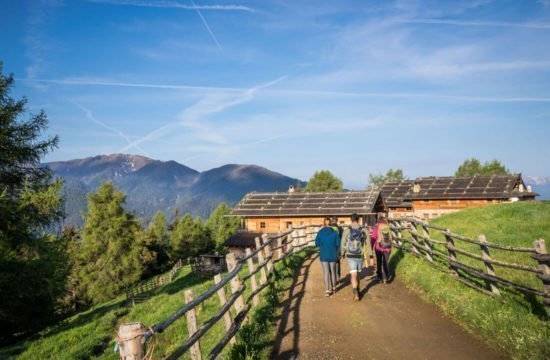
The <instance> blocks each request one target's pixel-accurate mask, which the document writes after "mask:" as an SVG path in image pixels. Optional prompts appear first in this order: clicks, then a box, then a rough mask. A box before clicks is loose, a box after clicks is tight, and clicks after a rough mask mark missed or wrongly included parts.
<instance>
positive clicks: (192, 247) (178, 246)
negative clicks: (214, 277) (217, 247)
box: [170, 213, 214, 260]
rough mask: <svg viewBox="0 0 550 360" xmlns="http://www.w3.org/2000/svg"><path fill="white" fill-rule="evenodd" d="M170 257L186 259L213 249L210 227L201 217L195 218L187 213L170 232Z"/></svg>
mask: <svg viewBox="0 0 550 360" xmlns="http://www.w3.org/2000/svg"><path fill="white" fill-rule="evenodd" d="M170 248H171V249H170V257H171V258H172V260H177V259H186V258H188V257H194V256H197V255H201V254H203V253H207V252H209V251H211V250H212V249H213V248H214V246H213V241H212V239H211V237H210V234H209V232H208V229H207V228H205V226H204V224H203V222H202V219H201V218H200V217H199V218H197V219H196V220H193V217H192V216H191V215H190V214H188V213H187V214H185V215H184V216H183V217H182V218H181V219H180V221H179V222H178V224H177V225H176V227H175V229H174V230H173V231H172V233H171V234H170Z"/></svg>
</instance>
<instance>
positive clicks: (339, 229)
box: [331, 216, 344, 283]
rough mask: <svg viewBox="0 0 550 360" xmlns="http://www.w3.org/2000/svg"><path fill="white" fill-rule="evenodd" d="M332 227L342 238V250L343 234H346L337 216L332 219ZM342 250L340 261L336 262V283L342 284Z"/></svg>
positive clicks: (339, 253) (339, 252) (339, 255)
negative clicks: (339, 224)
mask: <svg viewBox="0 0 550 360" xmlns="http://www.w3.org/2000/svg"><path fill="white" fill-rule="evenodd" d="M331 227H332V228H333V229H334V231H336V232H337V233H338V236H339V237H340V248H342V233H343V232H344V229H343V228H342V227H341V226H338V218H337V217H336V216H333V217H332V224H331ZM341 253H342V250H341V249H340V250H339V251H338V260H336V282H337V283H338V282H340V279H341V278H342V272H341V265H340V260H341V259H342V256H341Z"/></svg>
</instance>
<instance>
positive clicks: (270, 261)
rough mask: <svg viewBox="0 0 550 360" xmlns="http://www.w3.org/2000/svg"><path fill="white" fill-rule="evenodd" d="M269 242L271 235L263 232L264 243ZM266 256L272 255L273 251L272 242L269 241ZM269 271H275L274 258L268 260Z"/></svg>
mask: <svg viewBox="0 0 550 360" xmlns="http://www.w3.org/2000/svg"><path fill="white" fill-rule="evenodd" d="M268 242H269V237H268V236H267V234H263V235H262V244H265V243H268ZM264 250H265V256H266V259H267V258H268V257H270V256H272V255H273V254H272V251H271V244H270V243H268V244H267V245H266V246H265V248H264ZM266 267H267V273H268V274H269V273H271V272H272V271H273V259H270V260H268V261H267V266H266Z"/></svg>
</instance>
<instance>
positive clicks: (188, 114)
mask: <svg viewBox="0 0 550 360" xmlns="http://www.w3.org/2000/svg"><path fill="white" fill-rule="evenodd" d="M286 78H287V76H286V75H285V76H282V77H280V78H278V79H275V80H273V81H270V82H267V83H264V84H260V85H258V86H255V87H252V88H249V89H246V90H245V91H243V92H241V93H240V94H239V95H238V96H237V97H231V96H229V99H228V96H227V95H226V96H219V95H211V96H208V97H206V98H205V99H202V100H201V101H199V102H197V103H195V104H194V105H192V106H190V107H188V108H187V109H185V110H184V111H183V112H182V114H181V115H180V116H179V121H177V122H172V123H168V124H165V125H163V126H161V127H159V128H157V129H155V130H153V131H151V132H150V133H148V134H146V135H145V136H143V137H141V138H139V139H137V140H135V141H132V142H131V143H129V144H128V145H126V146H124V147H123V148H122V149H120V152H125V151H127V150H129V149H131V148H133V147H136V146H138V145H140V144H142V143H144V142H147V141H151V140H155V139H157V138H159V137H161V136H164V135H166V134H167V133H168V132H170V130H173V129H175V128H178V127H187V128H190V129H192V130H194V131H195V132H196V134H197V135H198V136H199V137H200V138H202V139H203V140H207V141H209V142H213V143H217V144H220V145H227V140H226V139H225V138H224V136H223V134H219V133H218V132H215V129H212V128H211V127H209V126H207V125H206V124H205V123H204V122H203V120H204V118H206V117H207V116H210V115H212V114H216V113H220V112H222V111H224V110H225V109H227V108H230V107H233V106H236V105H239V104H242V103H245V102H248V101H250V100H252V99H253V98H254V95H255V94H256V93H257V92H258V91H260V90H263V89H265V88H267V87H270V86H273V85H275V84H277V83H279V82H281V81H283V80H284V79H286Z"/></svg>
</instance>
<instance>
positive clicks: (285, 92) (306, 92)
mask: <svg viewBox="0 0 550 360" xmlns="http://www.w3.org/2000/svg"><path fill="white" fill-rule="evenodd" d="M284 78H286V76H285V77H283V78H280V79H277V80H275V81H273V82H270V83H267V84H266V85H265V86H264V87H269V86H271V85H273V84H274V83H277V82H279V81H281V80H283V79H284ZM16 80H18V81H24V82H30V83H40V82H43V83H52V84H61V85H90V86H113V87H131V88H136V87H137V88H149V89H167V90H195V91H214V92H227V93H242V92H245V93H246V92H247V91H252V90H253V89H255V88H251V89H246V88H237V87H215V86H194V85H170V84H152V83H126V82H114V81H101V80H79V79H58V80H56V79H16ZM265 93H267V94H271V95H277V96H297V95H302V96H320V97H321V96H323V97H324V96H328V97H330V96H338V97H347V98H381V99H383V98H385V99H414V98H419V99H422V98H425V99H436V100H437V99H440V100H461V101H479V102H550V97H537V96H518V97H514V96H512V97H499V96H470V95H445V94H431V93H372V92H350V91H330V90H310V89H267V90H265ZM159 129H160V128H159Z"/></svg>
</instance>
